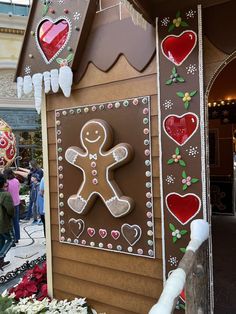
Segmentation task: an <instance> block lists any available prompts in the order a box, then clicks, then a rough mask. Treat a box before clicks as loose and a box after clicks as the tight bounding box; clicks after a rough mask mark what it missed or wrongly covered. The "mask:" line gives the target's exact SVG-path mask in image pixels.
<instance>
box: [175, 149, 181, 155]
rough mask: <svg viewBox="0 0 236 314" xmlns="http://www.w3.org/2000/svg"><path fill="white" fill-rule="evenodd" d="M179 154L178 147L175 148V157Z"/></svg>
mask: <svg viewBox="0 0 236 314" xmlns="http://www.w3.org/2000/svg"><path fill="white" fill-rule="evenodd" d="M179 153H180V151H179V147H176V149H175V154H176V155H179Z"/></svg>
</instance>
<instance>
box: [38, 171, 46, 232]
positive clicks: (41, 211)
mask: <svg viewBox="0 0 236 314" xmlns="http://www.w3.org/2000/svg"><path fill="white" fill-rule="evenodd" d="M38 211H39V214H40V218H41V221H42V223H43V231H44V237H46V231H45V211H44V177H43V178H42V179H41V181H40V184H39V193H38Z"/></svg>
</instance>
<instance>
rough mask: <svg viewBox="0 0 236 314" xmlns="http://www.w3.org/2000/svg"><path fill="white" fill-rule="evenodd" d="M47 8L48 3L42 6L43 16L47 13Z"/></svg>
mask: <svg viewBox="0 0 236 314" xmlns="http://www.w3.org/2000/svg"><path fill="white" fill-rule="evenodd" d="M49 6H50V4H49V3H46V4H44V5H43V16H44V15H46V14H47V13H48V10H49Z"/></svg>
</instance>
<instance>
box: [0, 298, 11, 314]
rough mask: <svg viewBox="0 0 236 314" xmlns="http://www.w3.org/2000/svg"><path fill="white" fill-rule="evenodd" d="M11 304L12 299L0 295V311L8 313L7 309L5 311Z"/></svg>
mask: <svg viewBox="0 0 236 314" xmlns="http://www.w3.org/2000/svg"><path fill="white" fill-rule="evenodd" d="M12 304H13V299H11V298H8V297H3V296H1V295H0V313H3V314H5V313H10V312H9V311H8V312H6V310H7V309H9V308H10V307H11V306H12Z"/></svg>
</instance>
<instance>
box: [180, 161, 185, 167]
mask: <svg viewBox="0 0 236 314" xmlns="http://www.w3.org/2000/svg"><path fill="white" fill-rule="evenodd" d="M179 164H180V166H182V167H186V163H185V162H184V161H183V160H182V159H180V160H179Z"/></svg>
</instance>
